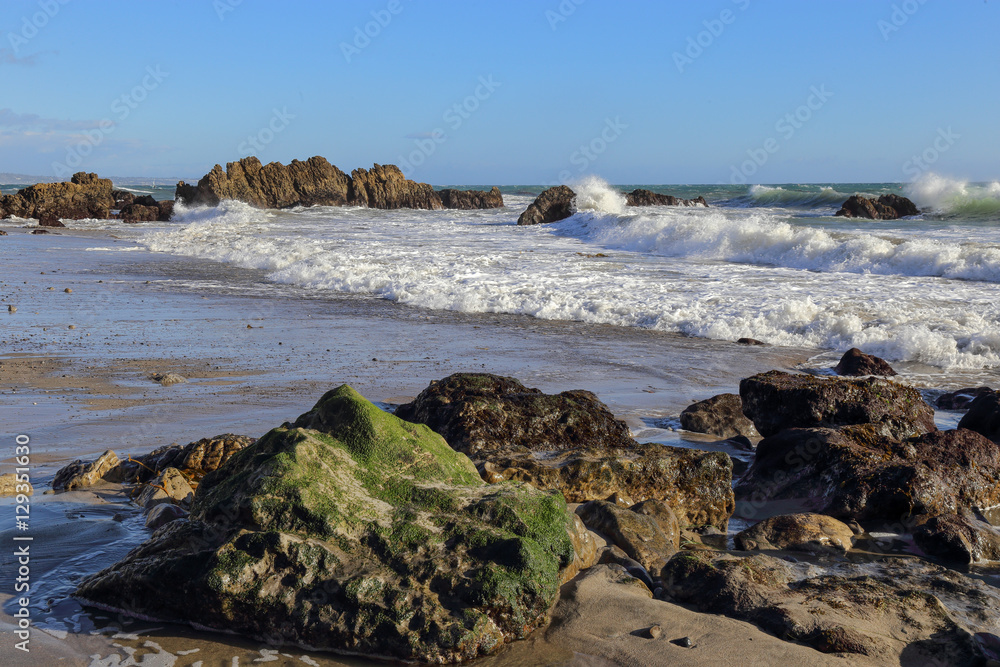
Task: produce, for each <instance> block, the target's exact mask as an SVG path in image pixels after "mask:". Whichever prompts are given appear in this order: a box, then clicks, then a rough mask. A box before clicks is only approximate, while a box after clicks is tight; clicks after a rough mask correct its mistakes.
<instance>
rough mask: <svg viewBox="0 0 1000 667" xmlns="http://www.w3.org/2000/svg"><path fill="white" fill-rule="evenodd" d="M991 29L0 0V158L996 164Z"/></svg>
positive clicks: (159, 167) (943, 6)
mask: <svg viewBox="0 0 1000 667" xmlns="http://www.w3.org/2000/svg"><path fill="white" fill-rule="evenodd" d="M578 3H579V4H578ZM998 28H1000V1H997V0H994V1H992V2H984V1H982V0H959V1H957V2H945V0H924V2H921V1H920V0H905V1H900V0H894V1H891V2H890V1H885V2H883V1H881V0H867V1H865V2H861V1H851V0H829V1H824V0H810V1H809V2H803V1H801V0H794V1H792V0H784V1H781V0H772V1H766V0H710V1H703V2H689V1H685V2H610V1H602V0H561V1H560V0H550V1H544V0H542V1H538V2H530V1H519V0H505V1H504V2H492V3H486V2H470V1H468V0H466V1H464V2H460V1H444V0H443V1H437V2H432V1H430V0H425V1H423V2H421V1H420V0H375V1H369V0H364V1H357V0H355V1H353V2H339V1H332V2H295V1H294V0H292V1H285V2H280V3H278V2H265V1H264V0H242V2H239V1H238V0H173V1H171V2H136V1H134V0H132V1H130V2H110V1H108V2H97V1H88V0H34V1H24V2H22V1H17V0H4V2H3V3H2V5H0V35H2V37H0V89H2V90H3V95H2V98H0V171H7V172H20V173H28V174H39V175H46V176H51V175H59V174H61V173H64V172H65V173H72V172H73V171H78V170H86V171H96V172H98V173H99V174H102V175H108V176H131V175H134V176H161V177H165V176H178V177H195V178H197V177H198V176H201V175H202V174H204V173H205V172H206V171H207V170H208V169H210V168H211V166H212V165H214V164H215V163H222V164H225V163H226V162H228V161H232V160H235V159H238V158H240V157H243V156H244V155H247V154H250V153H253V154H256V155H257V156H258V157H259V158H260V159H261V160H262V161H264V162H270V161H273V160H278V161H281V162H287V161H289V160H291V159H294V158H299V159H304V158H306V157H309V156H311V155H317V154H319V155H323V156H325V157H327V158H328V159H329V160H330V161H331V162H333V163H334V164H336V165H338V166H339V167H341V168H342V169H344V170H346V171H350V170H351V169H353V168H356V167H367V166H370V165H371V164H372V163H373V162H379V163H394V164H400V163H405V164H404V165H403V166H404V167H405V171H406V172H407V175H409V176H411V177H413V178H415V179H417V180H420V181H426V182H430V183H434V184H494V183H495V184H519V183H520V184H527V183H550V182H556V181H558V180H560V179H565V178H566V177H567V176H569V177H570V178H573V177H576V176H579V175H581V174H589V173H594V174H598V175H600V176H602V177H603V178H605V179H607V180H608V181H611V182H613V183H728V182H733V181H736V180H738V179H739V178H743V179H745V180H747V181H748V182H753V183H783V182H829V181H833V182H844V181H847V182H859V181H906V180H910V178H911V177H913V176H914V175H915V174H917V173H919V172H921V171H923V170H925V169H932V170H933V171H935V172H937V173H942V174H947V175H950V176H955V177H959V178H965V179H973V180H991V179H996V178H998V177H1000V158H998V155H997V152H998V148H1000V122H998V121H997V118H998V112H1000V85H998V84H1000V40H997V39H996V34H997V29H998ZM366 29H367V32H368V34H367V35H366V34H365V31H366ZM817 93H818V94H817ZM456 105H458V106H457V108H456ZM914 156H917V157H918V158H920V161H918V162H914V161H913V159H912V158H913V157H914ZM925 161H926V162H925Z"/></svg>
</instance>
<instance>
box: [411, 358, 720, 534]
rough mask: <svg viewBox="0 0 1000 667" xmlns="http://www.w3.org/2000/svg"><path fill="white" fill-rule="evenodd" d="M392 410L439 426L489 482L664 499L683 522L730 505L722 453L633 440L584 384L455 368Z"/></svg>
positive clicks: (712, 517) (569, 493)
mask: <svg viewBox="0 0 1000 667" xmlns="http://www.w3.org/2000/svg"><path fill="white" fill-rule="evenodd" d="M396 416H397V417H400V418H401V419H405V420H407V421H410V422H417V423H421V424H427V425H428V426H430V427H431V428H432V429H433V430H435V431H437V432H438V433H440V434H441V435H442V436H444V439H445V440H446V441H447V442H448V444H449V445H450V446H451V447H452V448H454V449H456V450H458V451H460V452H462V453H464V454H467V455H468V456H469V457H470V458H471V459H472V460H473V461H474V462H476V463H477V467H478V469H479V471H480V475H481V476H482V477H483V479H485V480H486V481H487V482H491V483H496V482H501V481H503V480H513V481H520V482H528V483H529V484H531V485H532V486H534V487H535V488H539V489H558V490H559V491H561V492H562V493H563V495H564V496H565V497H566V499H567V500H568V501H569V502H586V501H589V500H604V499H605V498H608V497H609V496H611V495H612V494H615V493H618V494H621V495H623V496H627V497H629V498H632V499H633V500H634V501H637V502H638V501H643V500H647V499H651V498H652V499H656V500H662V501H664V502H666V503H668V504H669V505H670V507H671V508H672V509H673V511H674V512H675V514H676V515H677V519H678V521H680V523H681V524H682V525H683V526H684V527H687V526H689V525H698V526H703V525H713V526H716V527H719V528H721V529H724V528H725V527H726V526H727V525H728V522H729V516H730V515H731V514H732V511H733V506H734V505H733V503H734V500H733V495H732V461H731V459H730V458H729V457H728V456H727V455H726V454H724V453H722V452H702V451H698V450H692V449H685V448H680V447H668V446H663V445H659V444H640V443H638V442H636V441H635V440H634V439H632V437H631V435H630V434H629V431H628V428H627V427H626V426H625V424H624V423H623V422H621V421H619V420H618V419H616V418H615V416H614V415H613V414H612V413H611V412H610V411H609V410H608V409H607V407H606V406H605V405H604V404H603V403H601V402H600V401H599V400H598V399H597V397H595V396H594V395H593V394H592V393H590V392H588V391H579V390H578V391H566V392H562V393H561V394H555V395H550V394H543V393H542V392H540V391H538V390H537V389H529V388H527V387H525V386H524V385H523V384H521V383H520V382H518V381H517V380H515V379H513V378H508V377H502V376H497V375H490V374H486V373H458V374H455V375H451V376H449V377H447V378H445V379H443V380H440V381H438V382H435V383H432V384H431V386H429V387H428V388H427V389H425V390H424V391H422V392H421V393H420V395H419V396H417V398H416V399H415V400H414V401H413V402H411V403H407V404H405V405H402V406H400V407H399V408H398V409H397V410H396Z"/></svg>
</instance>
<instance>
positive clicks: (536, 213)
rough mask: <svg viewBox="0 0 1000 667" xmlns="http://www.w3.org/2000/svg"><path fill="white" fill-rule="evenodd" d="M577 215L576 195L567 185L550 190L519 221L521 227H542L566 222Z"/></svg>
mask: <svg viewBox="0 0 1000 667" xmlns="http://www.w3.org/2000/svg"><path fill="white" fill-rule="evenodd" d="M574 213H576V193H575V192H573V191H572V190H571V189H569V188H568V187H567V186H565V185H558V186H556V187H554V188H549V189H548V190H545V191H544V192H542V194H540V195H538V197H537V198H536V199H535V201H533V202H531V204H529V205H528V208H527V209H525V211H524V213H522V214H521V215H520V216H519V217H518V219H517V224H519V225H540V224H544V223H547V222H558V221H559V220H565V219H566V218H568V217H569V216H571V215H573V214H574Z"/></svg>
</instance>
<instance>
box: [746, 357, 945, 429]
mask: <svg viewBox="0 0 1000 667" xmlns="http://www.w3.org/2000/svg"><path fill="white" fill-rule="evenodd" d="M740 397H741V398H742V399H743V412H744V413H745V414H746V416H747V417H749V418H750V419H751V420H753V423H754V425H755V426H756V427H757V430H758V431H760V433H761V434H762V435H764V436H769V435H774V434H776V433H779V432H780V431H782V430H784V429H789V428H810V427H837V426H845V425H851V424H875V425H878V427H879V428H880V429H881V430H883V431H884V432H885V433H887V434H889V435H891V436H893V437H896V438H905V437H909V436H912V435H919V434H922V433H927V432H930V431H934V430H936V429H937V427H936V426H935V425H934V408H932V407H931V406H929V405H927V403H925V402H924V399H923V398H922V397H921V396H920V393H919V392H918V391H917V390H916V389H913V388H911V387H906V386H904V385H901V384H898V383H896V382H892V381H890V380H883V379H881V378H864V379H858V380H847V379H841V378H829V379H828V378H820V377H816V376H812V375H802V374H793V373H785V372H782V371H769V372H767V373H761V374H759V375H754V376H753V377H750V378H746V379H744V380H743V381H741V382H740Z"/></svg>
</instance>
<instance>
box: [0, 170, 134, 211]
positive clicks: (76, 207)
mask: <svg viewBox="0 0 1000 667" xmlns="http://www.w3.org/2000/svg"><path fill="white" fill-rule="evenodd" d="M111 189H112V185H111V181H110V180H109V179H107V178H98V176H97V174H87V173H84V172H82V171H81V172H78V173H76V174H73V177H72V179H71V180H70V182H69V183H38V184H36V185H31V186H29V187H26V188H23V189H21V190H18V191H17V193H16V194H12V195H4V196H3V197H0V217H3V218H9V217H11V216H17V217H19V218H35V219H39V220H40V219H42V217H45V218H46V219H51V218H53V217H54V218H63V219H66V220H82V219H84V218H98V219H101V220H106V219H108V218H109V217H110V216H111V209H112V208H113V207H114V205H115V200H114V197H113V196H112V195H111Z"/></svg>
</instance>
